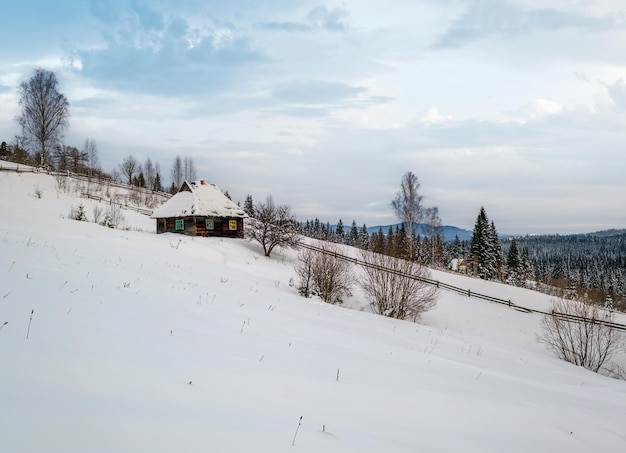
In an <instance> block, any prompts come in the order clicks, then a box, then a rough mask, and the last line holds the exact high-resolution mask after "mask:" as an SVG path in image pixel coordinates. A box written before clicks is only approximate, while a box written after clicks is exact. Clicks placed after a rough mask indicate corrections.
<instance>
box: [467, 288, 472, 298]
mask: <svg viewBox="0 0 626 453" xmlns="http://www.w3.org/2000/svg"><path fill="white" fill-rule="evenodd" d="M467 297H472V292H471V291H470V290H469V289H468V290H467Z"/></svg>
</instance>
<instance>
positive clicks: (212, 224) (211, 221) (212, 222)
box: [206, 219, 215, 230]
mask: <svg viewBox="0 0 626 453" xmlns="http://www.w3.org/2000/svg"><path fill="white" fill-rule="evenodd" d="M206 229H207V230H214V229H215V220H214V219H206Z"/></svg>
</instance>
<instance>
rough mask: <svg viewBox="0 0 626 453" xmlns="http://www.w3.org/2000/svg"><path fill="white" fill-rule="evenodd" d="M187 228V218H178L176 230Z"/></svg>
mask: <svg viewBox="0 0 626 453" xmlns="http://www.w3.org/2000/svg"><path fill="white" fill-rule="evenodd" d="M184 229H185V219H176V231H181V230H184Z"/></svg>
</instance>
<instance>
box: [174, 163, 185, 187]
mask: <svg viewBox="0 0 626 453" xmlns="http://www.w3.org/2000/svg"><path fill="white" fill-rule="evenodd" d="M171 177H172V184H173V185H174V186H175V187H176V188H177V189H178V188H180V186H181V185H182V183H183V180H184V177H185V175H184V170H183V161H182V159H181V158H180V156H176V158H175V159H174V163H173V164H172V171H171Z"/></svg>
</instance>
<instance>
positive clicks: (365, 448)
mask: <svg viewBox="0 0 626 453" xmlns="http://www.w3.org/2000/svg"><path fill="white" fill-rule="evenodd" d="M38 195H40V196H41V197H40V198H39V197H38ZM81 203H82V204H83V205H84V206H85V212H86V213H87V216H88V218H89V219H90V220H91V218H92V212H93V202H92V201H90V200H85V199H79V198H76V193H75V191H72V190H70V191H69V192H67V191H62V190H59V189H57V182H56V181H55V179H54V178H53V177H50V176H47V175H44V174H31V173H11V172H0V325H3V326H2V327H1V328H0V451H3V452H9V453H18V452H33V453H34V452H37V453H39V452H59V453H60V452H63V453H72V452H76V453H79V452H80V453H84V452H150V453H156V452H268V453H270V452H271V453H277V452H293V451H302V452H315V453H317V452H342V453H348V452H411V453H414V452H463V453H469V452H477V453H478V452H480V453H486V452H499V453H501V452H507V453H514V452H523V453H529V452H550V453H554V452H558V451H567V452H568V453H574V452H581V453H583V452H584V453H588V452H603V453H609V452H616V453H617V452H619V453H623V452H624V451H626V425H625V421H626V382H623V381H618V380H613V379H609V378H606V377H603V376H601V375H598V374H595V373H591V372H589V371H587V370H585V369H582V368H579V367H575V366H573V365H570V364H568V363H565V362H562V361H559V360H557V359H555V358H553V357H552V356H551V354H550V353H549V352H548V351H546V350H545V348H544V346H543V345H542V344H539V343H537V341H536V334H537V333H538V331H539V323H540V317H539V316H538V315H536V314H526V313H521V312H518V311H515V310H512V309H509V308H507V307H503V306H500V305H497V304H493V303H489V302H485V301H481V300H477V299H473V298H472V299H470V298H467V297H463V296H460V295H456V294H452V293H446V292H441V293H440V296H439V299H438V305H437V308H436V309H434V310H433V311H431V312H428V313H426V314H425V315H424V317H423V319H422V320H421V322H420V323H418V324H415V323H411V322H405V321H397V320H392V319H387V318H383V317H381V316H376V315H374V314H372V313H370V312H369V308H368V305H367V302H366V301H365V300H364V298H363V296H362V294H361V292H360V291H359V290H358V289H355V291H354V296H353V297H352V298H350V299H349V300H347V301H346V303H345V304H344V306H343V307H340V306H333V305H328V304H325V303H322V302H321V301H319V300H316V299H304V298H302V297H301V296H299V295H298V293H297V291H296V288H295V287H294V286H291V285H290V280H291V279H295V272H294V271H293V267H292V263H293V261H294V258H295V252H293V251H280V250H279V251H278V252H275V253H274V254H273V256H272V257H271V258H269V259H268V258H265V257H264V256H263V253H262V251H261V248H260V246H259V245H258V244H255V243H252V242H248V241H246V240H237V239H232V240H231V239H216V238H191V237H184V236H181V235H173V234H164V235H156V234H155V233H154V230H155V225H154V220H150V219H149V218H148V217H147V216H143V215H141V214H138V213H134V212H131V211H126V212H124V216H125V218H126V222H125V225H126V226H127V227H128V230H113V229H109V228H106V227H102V226H99V225H97V224H95V223H93V222H91V221H90V222H78V221H75V220H71V219H69V218H68V215H69V213H70V211H71V210H72V208H76V207H78V205H79V204H81ZM433 278H435V279H437V280H441V281H444V282H447V283H450V284H453V285H456V286H461V287H464V288H469V289H471V290H472V291H476V292H481V293H485V294H489V295H493V296H496V297H501V298H505V299H508V298H511V299H512V300H513V301H514V302H515V303H517V304H519V305H525V306H531V307H534V308H547V307H548V306H549V301H550V299H549V297H547V296H545V295H542V294H539V293H536V292H531V291H526V290H522V289H519V288H512V287H509V286H505V285H501V284H496V283H490V282H483V281H480V280H475V279H470V278H466V277H462V276H458V275H452V274H447V273H443V272H433ZM31 314H32V320H31ZM619 321H620V322H624V317H623V316H621V317H620V319H619ZM5 323H6V324H5ZM29 325H30V331H28V328H29ZM27 333H28V339H27V338H26V336H27ZM619 359H620V360H621V361H622V363H623V362H624V356H620V357H619ZM301 417H302V418H301ZM300 420H301V425H300V426H299V423H300ZM296 434H297V435H296ZM294 437H295V443H294Z"/></svg>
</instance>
